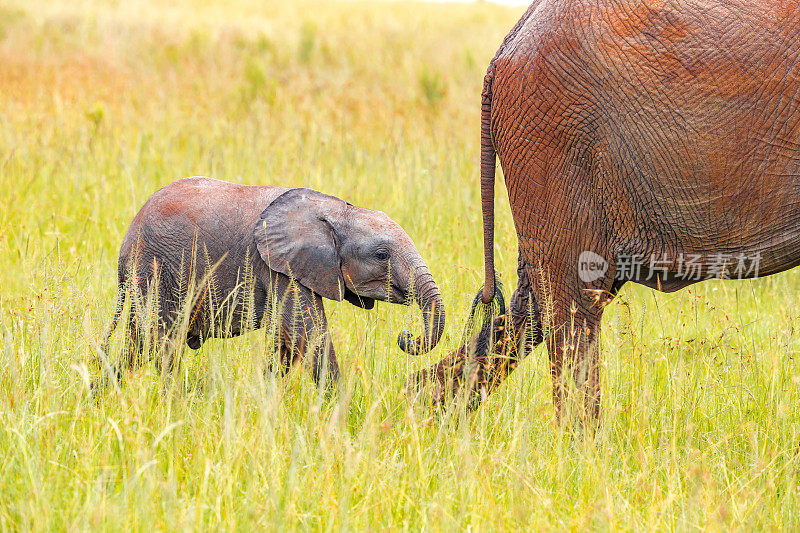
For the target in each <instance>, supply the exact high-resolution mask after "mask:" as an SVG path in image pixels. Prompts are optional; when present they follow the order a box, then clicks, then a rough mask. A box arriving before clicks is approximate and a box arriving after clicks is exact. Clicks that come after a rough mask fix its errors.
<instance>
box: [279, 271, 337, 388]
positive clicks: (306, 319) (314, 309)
mask: <svg viewBox="0 0 800 533" xmlns="http://www.w3.org/2000/svg"><path fill="white" fill-rule="evenodd" d="M284 294H286V295H287V296H288V297H287V298H285V299H284V305H283V308H282V310H281V315H282V316H281V324H282V327H281V336H282V341H283V343H284V345H285V346H286V347H287V348H288V349H289V351H290V353H292V354H293V358H297V357H300V358H302V359H303V360H304V361H306V359H305V358H306V357H307V356H309V355H310V356H311V371H312V375H313V377H314V383H316V384H317V386H318V387H322V388H326V389H327V388H329V387H330V386H332V385H333V384H335V383H336V382H337V381H338V379H339V364H338V362H337V361H336V352H335V351H334V349H333V343H332V342H331V335H330V332H329V331H328V320H327V318H326V317H325V308H324V307H323V305H322V298H320V296H319V295H318V294H316V293H315V292H313V291H311V290H310V289H308V288H306V287H304V286H302V285H300V284H298V283H296V282H292V283H291V284H290V285H289V287H287V290H286V291H285V292H284Z"/></svg>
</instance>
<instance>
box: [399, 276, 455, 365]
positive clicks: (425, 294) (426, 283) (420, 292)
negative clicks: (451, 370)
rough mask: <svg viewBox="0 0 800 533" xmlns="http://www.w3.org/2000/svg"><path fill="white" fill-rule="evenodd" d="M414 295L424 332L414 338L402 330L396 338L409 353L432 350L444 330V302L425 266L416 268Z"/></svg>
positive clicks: (414, 353) (402, 348) (401, 347)
mask: <svg viewBox="0 0 800 533" xmlns="http://www.w3.org/2000/svg"><path fill="white" fill-rule="evenodd" d="M414 295H415V296H416V300H417V303H418V304H419V307H420V309H422V319H423V320H424V322H425V334H424V335H423V336H421V337H417V338H416V339H415V338H414V336H413V335H412V334H411V332H409V331H403V332H401V333H400V335H399V336H398V338H397V344H398V346H400V349H401V350H403V351H404V352H406V353H408V354H411V355H419V354H423V353H426V352H429V351H430V350H432V349H433V348H434V347H435V346H436V345H437V344H438V343H439V339H441V338H442V333H443V332H444V302H443V301H442V295H441V294H440V293H439V287H437V286H436V282H435V281H433V276H432V275H431V273H430V271H429V270H428V268H427V267H425V266H423V267H419V268H417V275H416V277H415V278H414Z"/></svg>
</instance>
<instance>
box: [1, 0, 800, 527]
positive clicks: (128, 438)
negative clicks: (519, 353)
mask: <svg viewBox="0 0 800 533" xmlns="http://www.w3.org/2000/svg"><path fill="white" fill-rule="evenodd" d="M161 4H162V2H155V1H154V0H135V1H126V2H119V1H110V2H100V1H99V0H98V1H72V2H52V1H45V0H25V1H23V0H2V1H0V195H1V196H0V332H1V333H0V530H30V529H32V530H53V529H69V530H86V529H95V528H100V529H106V530H112V531H116V530H120V529H122V528H125V529H134V530H151V529H152V528H153V527H156V528H158V529H178V528H180V529H197V528H201V527H211V528H213V529H225V530H228V529H239V530H250V529H251V528H253V527H259V528H280V529H303V530H305V529H309V528H313V529H319V530H384V529H388V530H406V529H408V530H419V529H426V530H431V531H436V530H463V529H466V528H471V529H472V530H474V531H478V530H489V531H491V530H503V529H509V528H523V527H524V528H528V529H531V528H536V529H563V528H569V529H576V530H577V529H583V528H587V527H589V528H592V529H618V528H621V529H637V530H638V529H664V528H670V529H679V530H684V529H695V528H703V527H712V528H724V529H727V528H730V527H735V528H743V529H751V528H762V527H767V528H796V527H797V526H798V524H800V492H799V491H798V482H799V481H800V479H798V469H799V468H800V449H799V448H798V445H799V444H800V416H798V404H799V403H800V387H799V386H798V380H800V369H798V368H797V362H796V360H795V357H797V356H798V353H799V352H800V311H798V306H797V299H796V294H797V293H798V290H800V276H798V274H797V272H790V273H787V274H782V275H779V276H774V277H771V278H767V279H762V280H757V281H755V282H752V283H751V282H706V283H704V284H702V285H698V286H696V287H695V288H692V289H691V290H683V291H680V292H677V293H675V294H671V295H663V294H656V293H654V292H652V291H650V290H647V289H644V288H641V287H626V288H625V290H624V291H623V292H622V294H621V296H620V297H619V298H618V299H617V300H616V301H615V303H613V304H612V305H611V306H610V307H609V309H608V310H607V312H606V315H605V320H604V334H603V338H602V344H603V350H604V374H603V375H604V378H603V384H604V396H603V409H604V415H603V423H602V425H601V427H600V428H599V430H598V431H597V432H596V433H595V434H593V435H587V434H583V433H580V434H576V433H574V432H573V431H571V430H570V429H569V428H562V427H559V426H558V425H557V424H556V422H555V413H554V411H553V407H552V405H551V401H550V382H549V378H548V374H547V366H546V353H545V352H544V350H543V349H542V348H539V349H537V350H536V352H534V354H533V355H532V356H531V357H529V358H528V359H527V360H526V361H525V362H524V363H523V364H522V365H521V367H520V369H519V370H518V371H517V372H516V373H515V374H514V375H513V376H512V377H511V378H510V379H509V380H508V382H507V383H506V384H505V385H504V386H503V387H501V388H500V389H499V390H498V391H497V393H496V394H495V395H493V396H492V397H491V398H490V399H489V401H487V402H486V403H485V405H484V406H483V407H482V408H480V409H479V410H478V411H477V412H475V413H474V414H472V415H469V416H464V415H463V414H459V413H458V412H457V411H454V412H453V413H449V414H446V415H443V416H440V417H431V416H430V415H429V413H427V412H426V411H425V410H422V409H420V408H417V407H414V406H410V405H409V403H408V402H407V401H406V398H405V396H404V395H403V393H402V390H401V389H402V385H403V382H404V380H405V377H406V376H407V375H408V374H409V373H410V372H413V371H415V370H418V369H420V368H422V367H424V366H427V365H428V364H431V363H432V362H434V361H436V360H438V359H439V358H441V357H443V356H444V355H445V354H446V353H447V351H448V350H450V349H453V348H455V347H456V346H458V345H459V344H460V336H461V329H462V328H463V325H464V322H465V320H466V313H467V308H468V305H469V301H470V300H471V297H472V295H473V294H474V293H475V291H476V290H477V289H478V288H479V287H480V285H481V283H482V274H481V272H482V264H483V263H482V259H481V242H482V241H481V239H482V236H481V233H480V229H479V228H480V210H479V197H478V156H479V146H478V145H479V143H478V141H479V128H478V113H479V95H480V88H481V82H482V78H483V72H484V69H485V66H486V64H487V63H488V61H489V59H490V58H491V56H492V54H493V53H494V50H495V49H496V48H497V46H498V45H499V43H500V41H501V40H502V38H503V36H504V35H505V34H506V32H507V31H508V30H509V29H510V28H511V26H512V25H513V23H514V22H515V21H516V19H517V18H518V16H519V15H520V14H521V12H522V11H523V9H524V8H519V7H517V8H506V7H499V6H495V5H486V4H475V5H467V4H463V5H462V4H430V5H429V4H412V3H373V2H369V3H367V2H364V3H339V2H337V3H301V2H272V1H262V0H241V1H239V2H237V3H236V5H235V6H230V5H228V4H229V3H227V2H223V1H222V0H194V1H189V0H179V1H176V2H171V3H170V4H171V6H172V7H169V8H164V7H162V6H161ZM198 174H200V175H208V176H213V177H218V178H222V179H227V180H231V181H238V182H243V183H256V184H282V185H292V186H308V187H313V188H316V189H320V190H323V191H325V192H328V193H330V194H334V195H338V196H341V197H344V198H346V199H347V200H349V201H351V202H353V203H355V204H361V205H365V206H368V207H371V208H374V209H382V210H384V211H386V212H387V213H388V214H390V216H392V217H393V218H394V219H395V220H397V221H398V222H399V223H400V224H402V225H403V226H404V227H405V228H406V229H407V231H408V233H409V234H410V235H411V236H412V238H414V239H415V241H416V243H417V245H418V247H419V249H420V251H421V253H422V255H423V257H425V258H426V260H427V262H428V264H429V266H430V267H431V270H432V271H433V274H434V276H435V278H436V279H437V281H438V283H439V286H440V287H441V289H442V293H443V296H444V300H445V303H446V305H447V308H448V312H449V315H448V319H449V323H448V333H447V336H446V337H445V339H444V340H443V341H442V343H441V344H440V347H439V348H437V349H436V350H434V352H433V353H431V354H428V355H426V356H422V357H418V358H414V357H409V356H406V355H405V354H403V353H402V352H400V351H399V349H398V348H397V346H396V344H395V337H396V333H397V331H398V330H400V329H402V328H405V327H409V326H410V327H412V328H417V331H419V329H418V328H419V327H420V324H419V322H420V319H419V312H418V310H416V309H406V308H402V307H398V306H390V305H385V304H384V305H379V306H378V307H377V308H376V309H375V310H373V311H369V312H368V311H363V310H359V309H356V308H354V307H352V306H350V305H349V304H346V303H344V304H337V303H335V302H328V303H327V304H326V306H327V309H328V313H329V318H330V322H331V324H332V329H333V335H334V342H335V343H336V346H337V349H338V352H339V354H340V361H341V366H342V371H343V384H342V386H341V390H340V394H339V396H338V398H337V399H336V400H332V401H329V402H325V401H322V400H320V398H319V397H318V395H317V393H316V391H315V390H314V387H313V385H312V383H311V380H310V378H309V376H308V374H307V373H303V372H301V371H295V372H293V373H292V374H290V375H289V376H288V377H287V378H285V379H283V380H275V379H274V377H272V376H271V375H269V374H266V375H265V373H264V368H265V365H266V362H267V360H268V359H269V357H270V354H269V351H268V348H269V343H268V342H267V339H266V338H265V335H264V334H263V333H259V332H256V333H251V334H248V335H244V336H242V337H240V338H237V339H234V340H227V341H210V342H208V343H207V344H206V345H205V346H204V347H203V348H202V350H200V351H199V352H197V353H194V352H191V351H187V352H186V353H185V359H184V364H183V366H182V370H181V376H180V381H181V387H180V388H179V389H177V390H173V391H171V392H170V393H168V394H167V395H166V396H165V395H164V394H162V391H161V382H160V379H159V376H158V375H157V373H156V371H155V370H154V368H153V367H152V365H148V366H145V367H144V368H143V369H142V370H140V371H137V372H135V373H133V374H131V375H129V376H128V378H127V380H126V381H125V382H124V384H123V386H122V389H121V390H120V391H119V392H117V391H114V390H109V391H108V392H107V393H106V394H104V395H103V396H102V397H101V398H100V400H99V402H97V403H95V402H92V401H91V400H90V399H88V398H87V384H88V380H89V379H90V378H91V377H93V376H95V375H97V374H98V373H99V366H98V364H97V357H96V354H97V342H98V339H99V338H100V336H101V335H102V332H103V330H104V328H105V327H106V325H107V323H108V321H109V318H110V315H111V312H112V311H113V306H114V303H113V295H114V290H115V276H116V258H117V251H118V247H119V245H120V242H121V240H122V236H123V234H124V232H125V230H126V228H127V225H128V224H129V222H130V220H131V218H132V216H133V214H134V213H135V212H136V211H137V210H138V209H139V207H140V206H141V204H142V203H143V202H144V200H145V199H146V198H147V197H148V196H149V195H150V194H152V193H153V192H154V191H155V190H156V189H157V188H158V187H160V186H162V185H164V184H166V183H168V182H169V181H171V180H173V179H177V178H181V177H184V176H189V175H198ZM498 198H499V200H498V206H499V207H498V211H499V214H498V216H499V220H498V232H497V233H498V236H497V240H498V261H499V267H500V269H501V271H502V274H503V278H504V280H505V282H506V286H507V290H510V289H511V288H513V286H514V285H515V283H516V279H515V267H516V253H517V252H516V236H515V233H514V230H513V224H512V221H511V219H510V215H509V210H508V203H507V199H506V197H505V191H504V190H502V188H501V190H500V191H498ZM120 348H121V339H120V338H119V335H118V336H116V337H115V339H114V343H113V350H112V354H114V355H116V354H118V353H119V350H120Z"/></svg>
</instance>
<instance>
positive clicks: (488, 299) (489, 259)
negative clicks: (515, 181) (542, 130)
mask: <svg viewBox="0 0 800 533" xmlns="http://www.w3.org/2000/svg"><path fill="white" fill-rule="evenodd" d="M494 73H495V65H494V61H492V63H491V64H490V65H489V70H488V71H487V72H486V76H485V77H484V78H483V91H482V93H481V210H482V212H483V259H484V268H485V281H484V285H483V291H482V292H481V293H479V295H478V296H476V297H475V301H474V302H473V305H472V312H473V313H474V311H475V308H476V307H477V305H478V304H479V303H482V304H483V305H484V306H485V305H488V304H490V303H492V304H493V305H494V306H495V307H496V308H499V312H502V311H503V310H504V309H505V302H504V301H503V292H502V289H501V288H500V284H499V282H498V281H497V279H496V274H495V269H494V174H495V161H496V153H495V149H494V143H493V142H492V83H493V81H494ZM479 299H480V302H479V301H478V300H479ZM492 314H493V313H488V315H489V316H491V315H492Z"/></svg>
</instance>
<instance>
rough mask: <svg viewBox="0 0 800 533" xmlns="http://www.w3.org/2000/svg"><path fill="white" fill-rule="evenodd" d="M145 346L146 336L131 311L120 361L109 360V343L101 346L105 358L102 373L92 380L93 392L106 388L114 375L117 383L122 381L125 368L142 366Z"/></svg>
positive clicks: (130, 368)
mask: <svg viewBox="0 0 800 533" xmlns="http://www.w3.org/2000/svg"><path fill="white" fill-rule="evenodd" d="M109 337H110V335H109ZM144 348H145V347H144V337H143V335H142V334H141V331H140V330H139V328H138V326H137V323H136V320H135V317H134V313H133V311H131V313H130V316H129V317H128V329H127V331H126V332H125V346H124V347H123V349H122V357H121V360H120V361H119V362H118V363H111V362H110V361H109V360H108V343H105V344H104V345H103V346H102V347H101V350H102V352H103V354H102V355H103V357H104V358H105V360H104V361H102V366H103V369H102V374H101V375H100V377H99V378H97V379H95V380H94V381H93V382H92V385H91V389H92V393H95V392H97V391H100V390H102V389H104V388H106V387H107V386H108V383H109V381H111V379H112V377H113V379H114V381H115V382H116V383H119V382H121V381H122V376H123V371H124V370H125V369H127V370H134V369H136V368H137V367H139V366H141V364H142V362H143V358H142V354H143V353H144Z"/></svg>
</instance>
